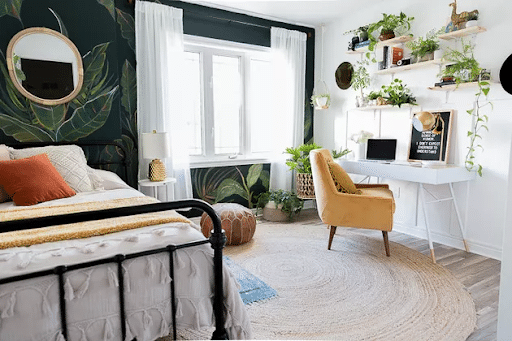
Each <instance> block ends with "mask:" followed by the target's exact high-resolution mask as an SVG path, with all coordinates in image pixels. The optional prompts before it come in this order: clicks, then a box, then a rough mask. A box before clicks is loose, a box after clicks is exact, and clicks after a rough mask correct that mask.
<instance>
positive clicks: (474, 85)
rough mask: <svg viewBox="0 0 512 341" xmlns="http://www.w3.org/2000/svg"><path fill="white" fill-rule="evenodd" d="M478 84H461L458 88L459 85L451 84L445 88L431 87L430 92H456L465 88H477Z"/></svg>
mask: <svg viewBox="0 0 512 341" xmlns="http://www.w3.org/2000/svg"><path fill="white" fill-rule="evenodd" d="M477 86H478V82H467V83H460V84H459V85H458V86H457V84H450V85H443V86H430V87H428V89H429V90H433V91H455V90H457V89H465V88H473V87H477Z"/></svg>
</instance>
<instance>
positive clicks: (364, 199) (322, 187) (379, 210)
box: [310, 149, 395, 257]
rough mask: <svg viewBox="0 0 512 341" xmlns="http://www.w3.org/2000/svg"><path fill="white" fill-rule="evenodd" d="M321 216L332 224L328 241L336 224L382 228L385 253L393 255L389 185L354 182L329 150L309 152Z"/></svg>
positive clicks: (328, 247)
mask: <svg viewBox="0 0 512 341" xmlns="http://www.w3.org/2000/svg"><path fill="white" fill-rule="evenodd" d="M310 158H311V169H312V172H313V183H314V186H315V197H316V205H317V209H318V215H319V216H320V219H321V220H322V222H323V223H324V224H327V225H328V226H329V227H330V235H329V243H328V246H327V249H328V250H330V249H331V245H332V240H333V238H334V234H335V233H336V227H337V226H344V227H357V228H363V229H374V230H381V231H382V236H383V238H384V246H385V249H386V256H388V257H389V256H390V250H389V241H388V232H389V231H391V229H392V228H393V213H394V212H395V201H394V199H393V193H392V192H391V191H390V190H389V186H388V185H386V184H375V185H370V184H358V185H355V184H354V183H353V182H352V180H351V179H350V177H349V176H348V174H347V173H346V172H345V170H344V169H343V168H342V167H341V166H340V165H339V164H337V163H336V162H334V160H333V159H332V157H331V153H330V151H329V150H327V149H315V150H313V151H311V153H310Z"/></svg>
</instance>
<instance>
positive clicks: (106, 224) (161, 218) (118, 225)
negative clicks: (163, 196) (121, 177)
mask: <svg viewBox="0 0 512 341" xmlns="http://www.w3.org/2000/svg"><path fill="white" fill-rule="evenodd" d="M156 202H158V200H156V199H154V198H151V197H134V198H124V199H113V200H107V201H94V202H86V203H77V204H70V205H59V206H49V207H30V208H19V209H11V210H4V211H0V221H10V220H18V219H28V218H38V217H44V216H53V215H59V214H68V213H77V212H85V211H96V210H101V209H108V208H117V207H126V206H136V205H145V204H151V203H156ZM173 222H181V223H190V220H188V219H186V218H184V217H183V216H181V215H179V214H178V213H176V212H175V211H162V212H154V213H144V214H138V215H132V216H127V217H118V218H109V219H102V220H95V221H87V222H81V223H73V224H66V225H59V226H48V227H42V228H36V229H28V230H20V231H12V232H5V233H0V249H7V248H11V247H21V246H30V245H34V244H42V243H48V242H56V241H61V240H68V239H77V238H88V237H93V236H100V235H104V234H108V233H114V232H120V231H125V230H130V229H136V228H139V227H145V226H151V225H159V224H165V223H173Z"/></svg>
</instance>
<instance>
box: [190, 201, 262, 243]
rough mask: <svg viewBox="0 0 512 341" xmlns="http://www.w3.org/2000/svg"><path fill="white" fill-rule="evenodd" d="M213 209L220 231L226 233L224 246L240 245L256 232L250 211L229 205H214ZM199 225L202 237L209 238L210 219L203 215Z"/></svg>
mask: <svg viewBox="0 0 512 341" xmlns="http://www.w3.org/2000/svg"><path fill="white" fill-rule="evenodd" d="M213 208H214V209H215V212H217V214H218V215H219V217H220V220H221V222H222V229H223V230H224V231H225V233H226V238H227V242H226V245H240V244H244V243H247V242H248V241H249V240H251V239H252V236H253V235H254V231H256V218H255V217H254V214H252V212H251V210H250V209H248V208H246V207H244V206H242V205H239V204H230V203H229V204H228V203H220V204H215V205H213ZM200 224H201V231H202V232H203V235H204V236H205V237H206V238H208V237H210V234H211V231H212V229H213V223H212V219H211V218H210V217H209V216H208V215H207V214H206V213H203V215H202V216H201V223H200Z"/></svg>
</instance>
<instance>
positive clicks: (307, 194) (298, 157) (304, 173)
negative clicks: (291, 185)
mask: <svg viewBox="0 0 512 341" xmlns="http://www.w3.org/2000/svg"><path fill="white" fill-rule="evenodd" d="M320 148H322V147H321V146H319V145H317V144H316V143H314V142H313V143H306V144H301V145H300V146H298V147H296V148H290V147H289V148H286V150H285V153H287V154H290V156H291V157H290V158H289V159H287V160H286V165H287V166H288V167H290V170H294V171H296V172H297V175H296V185H297V195H298V196H299V197H302V198H314V197H315V188H314V186H313V177H312V175H311V174H312V172H311V160H310V159H309V153H310V152H311V151H312V150H313V149H320ZM331 153H332V158H333V159H337V158H340V157H342V156H344V155H346V154H348V153H350V150H349V149H343V148H342V149H340V151H339V152H338V151H336V150H333V151H332V152H331Z"/></svg>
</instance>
